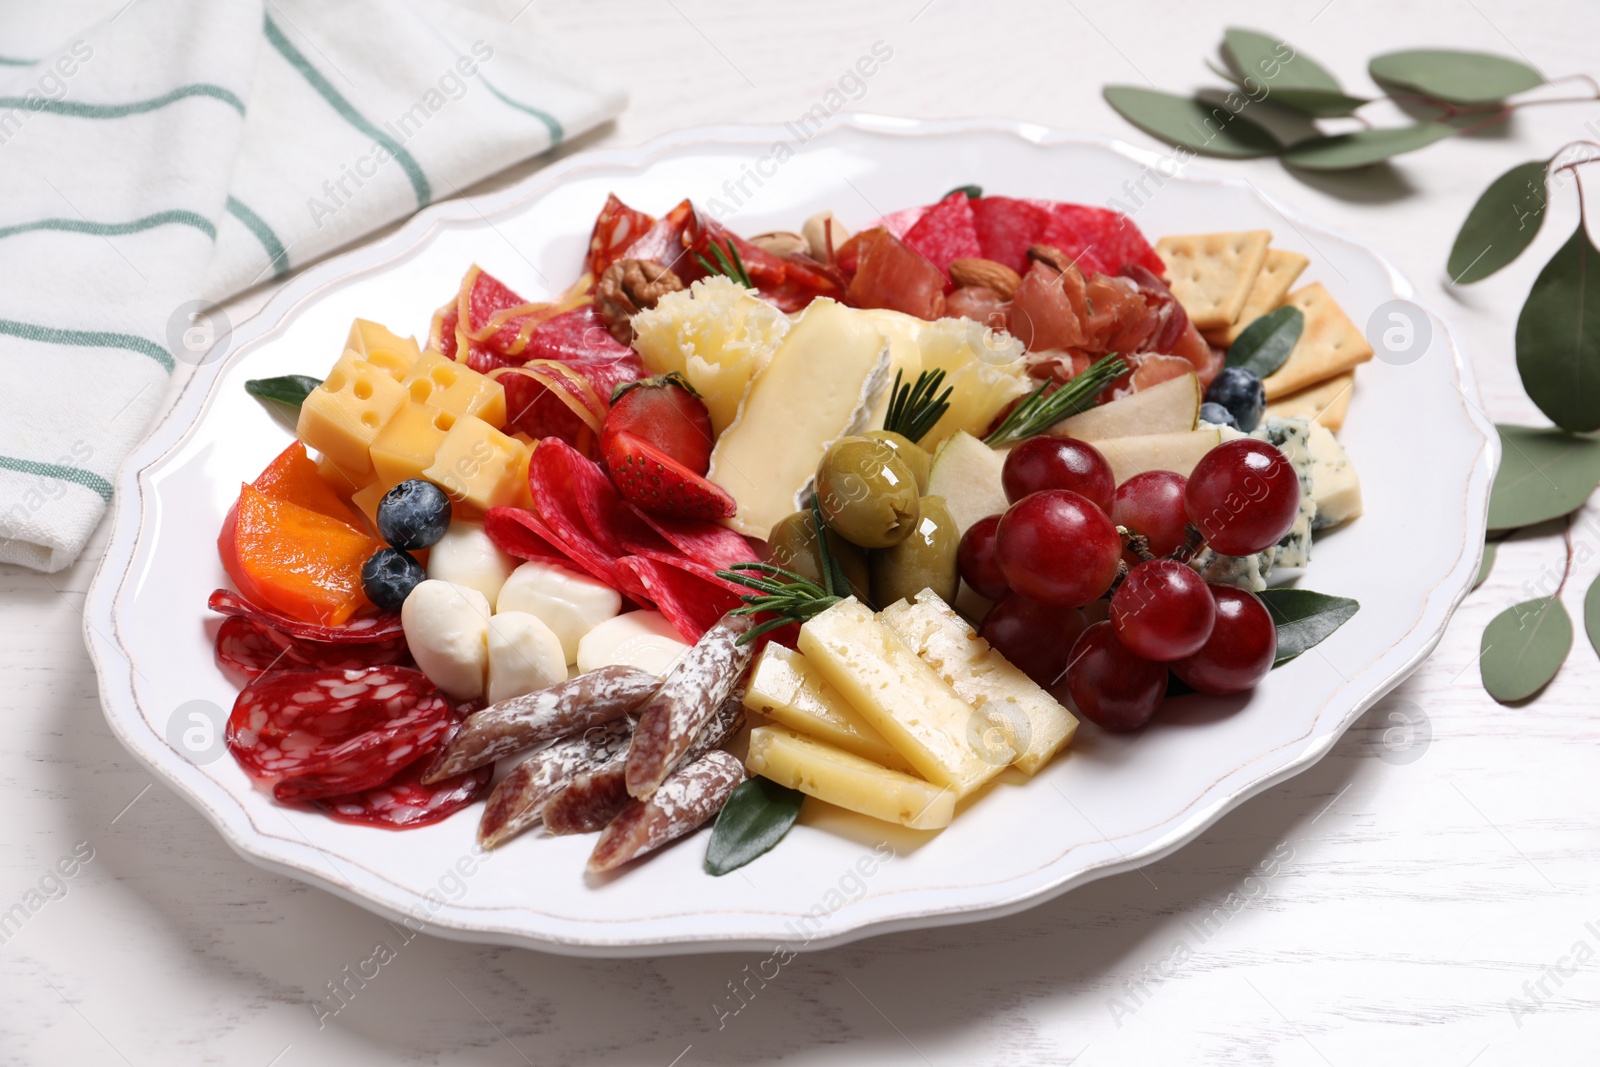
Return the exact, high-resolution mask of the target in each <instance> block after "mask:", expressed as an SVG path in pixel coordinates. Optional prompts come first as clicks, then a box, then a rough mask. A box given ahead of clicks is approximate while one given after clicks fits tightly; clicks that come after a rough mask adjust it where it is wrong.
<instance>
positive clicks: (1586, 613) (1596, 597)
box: [1583, 578, 1600, 652]
mask: <svg viewBox="0 0 1600 1067" xmlns="http://www.w3.org/2000/svg"><path fill="white" fill-rule="evenodd" d="M1583 629H1584V632H1585V633H1587V634H1588V635H1589V644H1591V645H1593V646H1594V650H1595V651H1596V652H1600V578H1596V579H1595V580H1594V583H1593V584H1592V585H1590V586H1589V591H1588V592H1587V593H1585V594H1584V595H1583Z"/></svg>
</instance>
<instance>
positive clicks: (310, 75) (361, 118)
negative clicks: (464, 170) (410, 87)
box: [266, 15, 433, 207]
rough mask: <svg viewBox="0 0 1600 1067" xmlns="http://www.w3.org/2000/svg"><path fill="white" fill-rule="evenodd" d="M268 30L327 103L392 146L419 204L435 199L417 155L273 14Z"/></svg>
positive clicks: (274, 42) (274, 43)
mask: <svg viewBox="0 0 1600 1067" xmlns="http://www.w3.org/2000/svg"><path fill="white" fill-rule="evenodd" d="M266 31H267V40H268V41H270V42H271V43H272V47H274V48H276V49H277V50H278V54H279V55H281V56H283V58H284V59H286V60H288V61H289V65H290V66H291V67H293V68H294V69H295V70H297V71H299V73H300V76H301V77H302V78H304V79H305V80H306V83H307V84H308V85H310V86H311V88H313V89H315V90H316V91H317V92H318V93H319V94H321V96H322V98H323V99H324V100H326V101H327V102H328V106H330V107H332V108H333V110H335V111H337V112H338V113H339V116H340V117H341V118H343V119H344V120H345V121H346V122H348V123H349V124H350V125H352V126H354V127H355V128H356V129H358V130H360V131H361V132H362V133H364V134H366V135H367V136H368V137H370V138H372V139H373V140H374V141H376V142H378V143H379V144H381V145H382V146H383V147H385V148H387V149H388V150H389V153H390V154H391V155H392V156H394V158H395V162H397V163H399V164H400V166H401V167H402V168H403V169H404V170H405V172H406V177H408V178H410V179H411V188H412V189H414V190H416V193H417V206H418V207H427V206H428V203H429V202H430V201H431V200H432V199H433V189H432V188H431V187H430V186H429V185H428V176H427V175H426V174H424V173H422V167H420V166H419V165H418V164H417V161H416V160H415V159H412V158H411V153H410V152H407V151H406V150H405V148H403V147H402V146H401V144H400V142H399V141H396V140H395V139H394V138H393V137H390V136H389V135H388V134H387V133H384V132H383V131H382V130H381V129H379V128H378V127H377V126H374V125H373V124H372V123H371V122H370V121H369V120H368V119H367V117H366V116H365V115H363V114H361V112H359V111H357V110H356V109H355V108H354V107H352V106H351V104H350V101H348V100H346V99H345V98H344V97H343V96H341V95H340V94H339V90H337V89H335V88H334V87H333V83H332V82H330V81H328V79H327V78H324V77H323V76H322V72H321V71H319V70H318V69H317V68H316V67H313V66H312V65H311V62H310V61H309V60H308V59H306V57H305V56H303V55H301V54H300V50H299V49H298V48H296V47H295V46H294V45H293V44H291V43H289V38H287V37H285V36H284V35H283V31H282V30H280V29H278V24H277V23H276V22H273V21H272V16H271V15H268V16H267V18H266Z"/></svg>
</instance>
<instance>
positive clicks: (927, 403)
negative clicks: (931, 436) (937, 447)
mask: <svg viewBox="0 0 1600 1067" xmlns="http://www.w3.org/2000/svg"><path fill="white" fill-rule="evenodd" d="M943 384H944V371H943V370H925V371H923V372H922V373H921V374H918V375H917V380H916V384H914V385H902V384H900V371H895V372H894V388H893V389H892V390H891V391H890V393H889V396H890V398H891V399H890V401H889V410H888V412H887V413H886V414H885V415H884V417H883V428H884V429H885V430H888V431H889V432H891V433H897V434H899V435H900V436H901V437H904V438H905V439H906V440H908V441H910V442H911V443H912V444H916V443H917V442H919V441H921V440H922V439H923V438H924V437H926V436H927V434H928V431H929V430H931V429H933V427H934V424H935V423H937V422H938V421H939V420H940V419H942V418H944V413H945V412H946V411H949V410H950V395H951V394H952V393H954V392H955V386H953V385H952V386H948V387H946V388H945V391H944V392H943V393H940V394H939V395H938V396H934V394H935V393H937V392H938V390H939V386H941V385H943Z"/></svg>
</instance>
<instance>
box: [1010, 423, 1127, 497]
mask: <svg viewBox="0 0 1600 1067" xmlns="http://www.w3.org/2000/svg"><path fill="white" fill-rule="evenodd" d="M1000 484H1001V485H1002V486H1004V487H1005V491H1006V499H1007V500H1009V501H1011V502H1012V503H1013V504H1015V503H1016V502H1017V501H1019V500H1021V499H1022V498H1023V497H1025V496H1027V495H1028V494H1029V493H1038V492H1042V491H1043V490H1045V489H1070V490H1072V491H1073V492H1074V493H1079V494H1081V495H1083V496H1086V497H1088V498H1089V499H1090V500H1092V501H1094V504H1095V506H1096V507H1098V508H1099V509H1100V510H1101V511H1105V512H1109V511H1110V510H1111V494H1112V493H1113V492H1114V491H1115V490H1116V488H1117V483H1116V479H1114V478H1113V477H1112V476H1111V464H1109V463H1107V462H1106V458H1105V457H1104V456H1102V455H1101V454H1100V450H1099V449H1097V448H1095V447H1094V446H1093V445H1091V444H1088V443H1087V442H1084V441H1075V440H1073V439H1072V438H1070V437H1056V436H1053V435H1050V434H1045V435H1042V436H1039V437H1030V438H1028V439H1027V440H1026V441H1024V442H1022V443H1021V444H1020V445H1018V446H1017V447H1015V448H1013V449H1012V450H1011V454H1010V455H1009V456H1007V457H1006V464H1005V466H1004V467H1003V468H1002V469H1001V471H1000Z"/></svg>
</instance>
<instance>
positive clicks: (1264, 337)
mask: <svg viewBox="0 0 1600 1067" xmlns="http://www.w3.org/2000/svg"><path fill="white" fill-rule="evenodd" d="M1305 326H1306V317H1305V315H1304V314H1303V313H1302V312H1301V311H1300V309H1299V308H1297V307H1289V306H1284V307H1281V308H1278V309H1277V310H1276V311H1269V312H1268V313H1267V314H1265V315H1263V316H1261V317H1260V318H1259V319H1257V320H1256V321H1254V322H1252V323H1251V324H1250V325H1248V326H1246V327H1245V328H1244V330H1243V331H1242V332H1241V333H1240V334H1239V336H1238V338H1237V339H1236V340H1235V341H1234V342H1233V344H1232V345H1230V346H1229V347H1228V366H1230V367H1243V368H1245V369H1246V370H1251V371H1254V372H1255V375H1256V377H1257V378H1265V377H1266V376H1267V375H1269V374H1271V373H1272V372H1273V371H1275V370H1277V369H1278V368H1279V367H1281V366H1283V363H1284V360H1286V359H1288V358H1289V353H1290V352H1293V351H1294V346H1295V342H1296V341H1299V340H1300V332H1301V331H1302V330H1304V329H1305Z"/></svg>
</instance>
